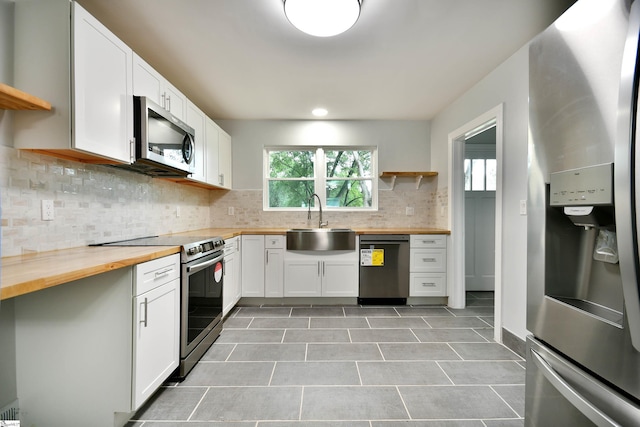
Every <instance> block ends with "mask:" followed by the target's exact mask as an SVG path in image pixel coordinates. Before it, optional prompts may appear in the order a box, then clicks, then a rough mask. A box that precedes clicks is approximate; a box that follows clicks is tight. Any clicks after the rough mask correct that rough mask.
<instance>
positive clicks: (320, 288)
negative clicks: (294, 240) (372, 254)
mask: <svg viewBox="0 0 640 427" xmlns="http://www.w3.org/2000/svg"><path fill="white" fill-rule="evenodd" d="M284 296H285V297H319V296H322V297H357V296H358V252H357V251H327V252H316V251H286V252H285V258H284Z"/></svg>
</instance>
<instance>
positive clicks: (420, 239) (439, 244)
mask: <svg viewBox="0 0 640 427" xmlns="http://www.w3.org/2000/svg"><path fill="white" fill-rule="evenodd" d="M410 241H411V247H412V248H446V247H447V235H446V234H412V235H411V240H410Z"/></svg>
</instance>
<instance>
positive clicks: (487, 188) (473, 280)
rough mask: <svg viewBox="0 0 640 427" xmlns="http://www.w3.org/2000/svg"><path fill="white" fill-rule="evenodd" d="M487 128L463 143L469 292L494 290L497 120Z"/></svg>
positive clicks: (466, 282) (466, 263)
mask: <svg viewBox="0 0 640 427" xmlns="http://www.w3.org/2000/svg"><path fill="white" fill-rule="evenodd" d="M486 126H488V127H487V128H486V129H484V130H481V131H480V132H478V133H473V134H470V135H466V136H465V142H464V217H465V221H464V234H465V266H464V269H465V271H464V273H465V290H466V291H467V293H468V292H469V291H482V292H486V291H491V292H493V291H494V290H495V215H496V172H497V162H496V126H495V121H494V120H492V121H491V122H489V123H488V124H486ZM468 295H469V294H467V296H468ZM468 304H469V301H467V305H468Z"/></svg>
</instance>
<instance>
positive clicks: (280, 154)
mask: <svg viewBox="0 0 640 427" xmlns="http://www.w3.org/2000/svg"><path fill="white" fill-rule="evenodd" d="M314 160H315V152H314V151H270V152H269V177H270V178H313V176H314V174H313V171H314V167H313V163H314Z"/></svg>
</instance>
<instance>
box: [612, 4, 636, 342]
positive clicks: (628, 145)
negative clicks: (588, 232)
mask: <svg viewBox="0 0 640 427" xmlns="http://www.w3.org/2000/svg"><path fill="white" fill-rule="evenodd" d="M638 31H640V2H638V1H636V2H634V3H633V4H632V5H631V11H630V13H629V29H628V33H627V39H626V43H625V46H624V52H623V56H622V69H621V77H620V92H619V101H618V102H619V104H618V129H617V138H616V146H615V163H614V165H615V166H614V183H615V185H614V188H615V193H614V199H615V201H616V202H615V203H616V229H617V233H616V235H617V239H618V251H619V255H620V275H621V278H622V292H623V296H624V304H625V312H626V318H627V319H626V320H627V321H626V324H627V325H629V335H630V337H631V343H632V344H633V347H634V348H635V349H636V351H640V295H639V293H638V271H640V269H639V267H640V265H639V261H640V260H638V258H637V254H638V253H639V252H638V249H639V248H638V243H639V242H640V235H638V234H636V233H637V232H640V215H639V214H640V205H639V203H640V169H638V170H636V168H637V167H638V165H640V163H638V162H639V161H640V149H639V147H638V138H640V135H639V134H638V132H640V126H639V125H640V123H639V120H640V118H639V117H638V113H639V111H638V99H637V96H638V95H637V92H636V91H635V89H636V88H635V87H634V86H635V84H636V74H637V72H638V71H637V70H636V60H637V55H638ZM634 130H635V134H634ZM634 163H635V165H634ZM634 222H635V224H634Z"/></svg>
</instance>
